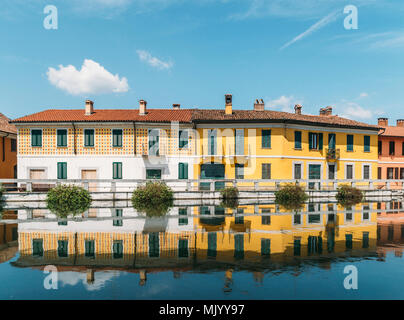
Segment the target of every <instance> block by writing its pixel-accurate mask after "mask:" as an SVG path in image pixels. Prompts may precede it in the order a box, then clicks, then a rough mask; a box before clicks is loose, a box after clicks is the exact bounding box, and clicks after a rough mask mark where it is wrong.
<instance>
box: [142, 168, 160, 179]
mask: <svg viewBox="0 0 404 320" xmlns="http://www.w3.org/2000/svg"><path fill="white" fill-rule="evenodd" d="M146 179H161V169H147V170H146Z"/></svg>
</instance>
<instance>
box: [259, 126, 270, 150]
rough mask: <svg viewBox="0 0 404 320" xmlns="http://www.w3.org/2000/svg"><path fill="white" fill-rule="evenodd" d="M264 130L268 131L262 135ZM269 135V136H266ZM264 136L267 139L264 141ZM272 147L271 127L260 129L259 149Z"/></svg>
mask: <svg viewBox="0 0 404 320" xmlns="http://www.w3.org/2000/svg"><path fill="white" fill-rule="evenodd" d="M264 132H266V133H268V132H269V135H268V134H266V135H265V136H264ZM268 137H269V138H268ZM265 138H266V139H268V141H265ZM271 148H272V130H271V129H261V149H271Z"/></svg>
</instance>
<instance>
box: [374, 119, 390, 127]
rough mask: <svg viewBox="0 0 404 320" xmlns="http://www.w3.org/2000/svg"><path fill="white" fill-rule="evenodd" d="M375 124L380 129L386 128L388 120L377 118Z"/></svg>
mask: <svg viewBox="0 0 404 320" xmlns="http://www.w3.org/2000/svg"><path fill="white" fill-rule="evenodd" d="M377 124H378V125H379V126H381V127H388V125H389V119H388V118H378V119H377Z"/></svg>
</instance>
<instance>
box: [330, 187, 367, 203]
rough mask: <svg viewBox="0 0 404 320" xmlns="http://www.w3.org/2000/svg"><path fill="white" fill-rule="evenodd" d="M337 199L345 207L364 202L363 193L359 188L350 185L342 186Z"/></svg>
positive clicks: (338, 189)
mask: <svg viewBox="0 0 404 320" xmlns="http://www.w3.org/2000/svg"><path fill="white" fill-rule="evenodd" d="M335 198H336V199H337V201H338V203H339V204H340V205H342V206H343V207H351V206H353V205H355V204H358V203H361V202H362V200H363V192H362V191H361V190H359V189H358V188H354V187H351V186H349V185H342V186H340V187H338V188H337V195H336V197H335Z"/></svg>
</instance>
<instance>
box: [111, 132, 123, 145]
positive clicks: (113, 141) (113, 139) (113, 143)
mask: <svg viewBox="0 0 404 320" xmlns="http://www.w3.org/2000/svg"><path fill="white" fill-rule="evenodd" d="M116 131H120V132H121V134H120V135H115V132H116ZM123 132H124V130H123V129H121V128H115V129H112V130H111V135H112V148H122V147H123ZM115 136H117V137H118V138H117V142H120V144H119V143H117V144H116V143H115ZM119 136H120V141H119Z"/></svg>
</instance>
